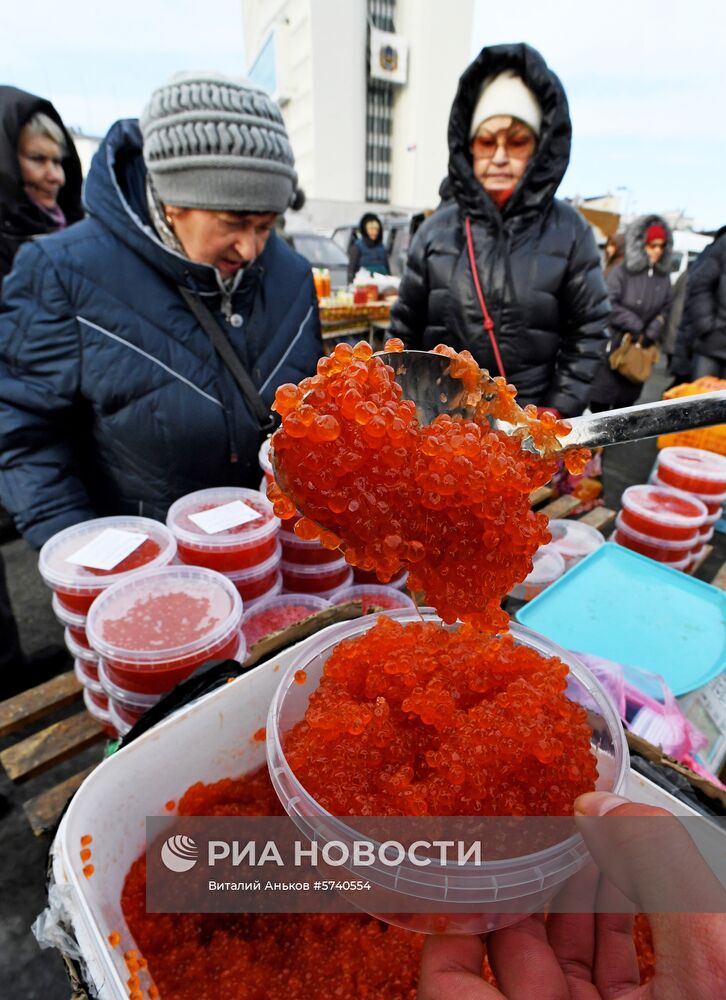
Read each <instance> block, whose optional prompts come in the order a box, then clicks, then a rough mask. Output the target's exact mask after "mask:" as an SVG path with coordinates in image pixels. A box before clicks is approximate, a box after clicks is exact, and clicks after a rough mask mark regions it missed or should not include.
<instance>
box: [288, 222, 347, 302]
mask: <svg viewBox="0 0 726 1000" xmlns="http://www.w3.org/2000/svg"><path fill="white" fill-rule="evenodd" d="M284 238H285V240H287V242H288V243H289V245H290V246H291V247H292V248H293V250H297V252H298V253H299V254H302V256H303V257H305V258H306V259H307V260H309V261H310V264H311V265H312V266H313V267H327V269H328V270H329V271H330V285H331V288H333V289H336V288H345V287H346V285H347V284H348V254H347V253H346V252H345V251H344V250H343V249H341V247H340V246H339V245H338V244H337V243H336V242H335V241H334V240H332V239H331V238H330V237H329V236H322V235H321V234H320V233H306V232H300V233H295V232H292V233H288V232H286V233H285V234H284Z"/></svg>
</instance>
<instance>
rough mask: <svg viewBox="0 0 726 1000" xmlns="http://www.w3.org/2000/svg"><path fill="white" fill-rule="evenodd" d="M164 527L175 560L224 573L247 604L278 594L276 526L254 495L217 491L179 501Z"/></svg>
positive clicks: (268, 510) (242, 491) (268, 508)
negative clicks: (174, 544)
mask: <svg viewBox="0 0 726 1000" xmlns="http://www.w3.org/2000/svg"><path fill="white" fill-rule="evenodd" d="M166 523H167V525H168V527H169V529H170V531H171V532H172V533H173V535H174V537H175V538H176V541H177V546H178V550H179V559H180V560H181V561H182V562H183V563H186V564H187V565H190V566H204V567H206V568H207V569H214V570H217V572H219V573H222V574H223V575H224V576H226V577H227V578H228V579H229V580H231V581H232V583H233V584H234V585H235V587H236V588H237V590H238V591H239V594H240V596H241V597H242V600H243V601H244V602H245V604H250V603H252V602H253V601H255V600H258V599H260V598H262V597H270V596H272V595H273V594H277V593H279V592H280V590H281V589H282V577H281V574H280V556H281V548H280V542H279V538H278V536H279V533H280V521H279V519H278V518H276V517H275V515H274V514H273V511H272V504H271V503H270V502H269V500H267V498H266V497H263V496H262V495H261V494H260V493H259V492H258V491H257V490H246V489H242V488H241V487H233V486H230V487H220V488H216V489H209V490H198V491H197V492H196V493H189V494H187V496H184V497H181V499H179V500H177V501H176V503H173V504H172V505H171V507H170V508H169V513H168V515H167V518H166Z"/></svg>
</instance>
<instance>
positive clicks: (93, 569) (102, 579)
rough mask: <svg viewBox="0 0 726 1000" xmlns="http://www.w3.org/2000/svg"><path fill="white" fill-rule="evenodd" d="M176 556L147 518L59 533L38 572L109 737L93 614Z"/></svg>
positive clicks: (97, 522)
mask: <svg viewBox="0 0 726 1000" xmlns="http://www.w3.org/2000/svg"><path fill="white" fill-rule="evenodd" d="M175 555H176V542H175V541H174V538H173V536H172V534H171V533H170V532H169V531H168V530H167V529H166V528H165V527H164V525H163V524H159V522H158V521H152V520H151V519H150V518H146V517H99V518H95V519H93V520H91V521H84V522H82V523H81V524H75V525H72V526H71V527H70V528H65V529H64V530H63V531H59V532H58V533H57V534H56V535H54V536H53V537H52V538H50V539H49V540H48V541H47V542H46V543H45V545H44V546H43V548H42V549H41V550H40V558H39V561H38V568H39V570H40V574H41V576H42V577H43V580H44V581H45V583H46V584H47V585H48V586H49V587H50V588H51V589H52V590H53V602H52V603H53V611H54V612H55V615H56V618H57V619H58V620H59V621H60V622H61V624H62V625H63V626H64V627H65V640H66V646H67V647H68V651H69V652H70V654H71V655H72V656H73V659H74V670H75V672H76V676H77V677H78V680H79V681H80V682H81V684H83V687H84V692H83V697H84V702H85V705H86V708H87V709H88V711H89V712H90V714H91V715H92V716H94V718H95V719H97V721H98V722H100V723H101V725H102V726H103V727H104V729H105V730H106V732H107V733H109V735H114V736H115V735H116V734H115V732H114V729H113V726H112V722H111V719H110V716H109V713H108V699H107V697H106V695H105V693H104V691H103V689H102V687H101V685H100V682H99V676H98V655H97V654H96V652H95V651H94V650H93V649H92V648H91V645H90V643H89V640H88V636H87V633H86V621H87V616H88V612H89V609H90V608H91V605H92V604H93V602H94V601H95V600H96V598H97V597H99V596H100V595H101V594H103V593H104V592H105V591H106V590H108V589H109V587H111V586H114V585H115V584H116V583H118V582H121V581H124V580H128V579H131V578H133V577H136V576H139V575H140V574H142V573H144V572H145V571H147V570H150V569H154V568H157V567H160V566H166V565H168V564H169V563H170V562H171V561H172V559H173V558H174V556H175Z"/></svg>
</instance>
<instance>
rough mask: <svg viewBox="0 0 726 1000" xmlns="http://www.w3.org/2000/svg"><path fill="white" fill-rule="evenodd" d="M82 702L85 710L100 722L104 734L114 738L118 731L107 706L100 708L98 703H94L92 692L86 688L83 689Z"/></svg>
mask: <svg viewBox="0 0 726 1000" xmlns="http://www.w3.org/2000/svg"><path fill="white" fill-rule="evenodd" d="M83 704H84V705H85V706H86V711H87V712H88V714H89V715H91V716H93V718H94V719H95V720H96V722H99V723H100V724H101V728H102V729H103V731H104V733H105V734H106V736H109V737H110V738H111V739H112V740H115V739H116V737H117V736H118V732H117V731H116V727H115V726H114V724H113V722H112V721H111V713H110V712H109V710H108V709H107V708H101V706H100V705H97V704H96V702H95V701H94V700H93V696H92V693H91V692H90V691H89V690H88V688H84V689H83Z"/></svg>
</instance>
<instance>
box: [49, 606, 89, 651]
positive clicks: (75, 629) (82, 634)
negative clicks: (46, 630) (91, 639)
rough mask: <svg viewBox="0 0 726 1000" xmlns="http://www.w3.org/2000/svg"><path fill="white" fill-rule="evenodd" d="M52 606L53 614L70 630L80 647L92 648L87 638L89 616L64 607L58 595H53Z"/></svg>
mask: <svg viewBox="0 0 726 1000" xmlns="http://www.w3.org/2000/svg"><path fill="white" fill-rule="evenodd" d="M50 604H51V607H52V608H53V614H54V615H55V616H56V618H57V619H58V621H59V622H60V623H61V625H63V626H64V627H65V628H67V629H68V631H69V632H70V634H71V636H72V637H73V638H74V639H75V640H76V642H77V643H78V645H79V646H85V647H87V648H90V647H89V646H88V637H87V636H86V617H87V616H86V615H82V614H80V613H79V612H78V611H71V610H70V608H66V607H64V606H63V605H62V604H61V602H60V601H59V600H58V595H57V594H53V597H52V598H51V602H50Z"/></svg>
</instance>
